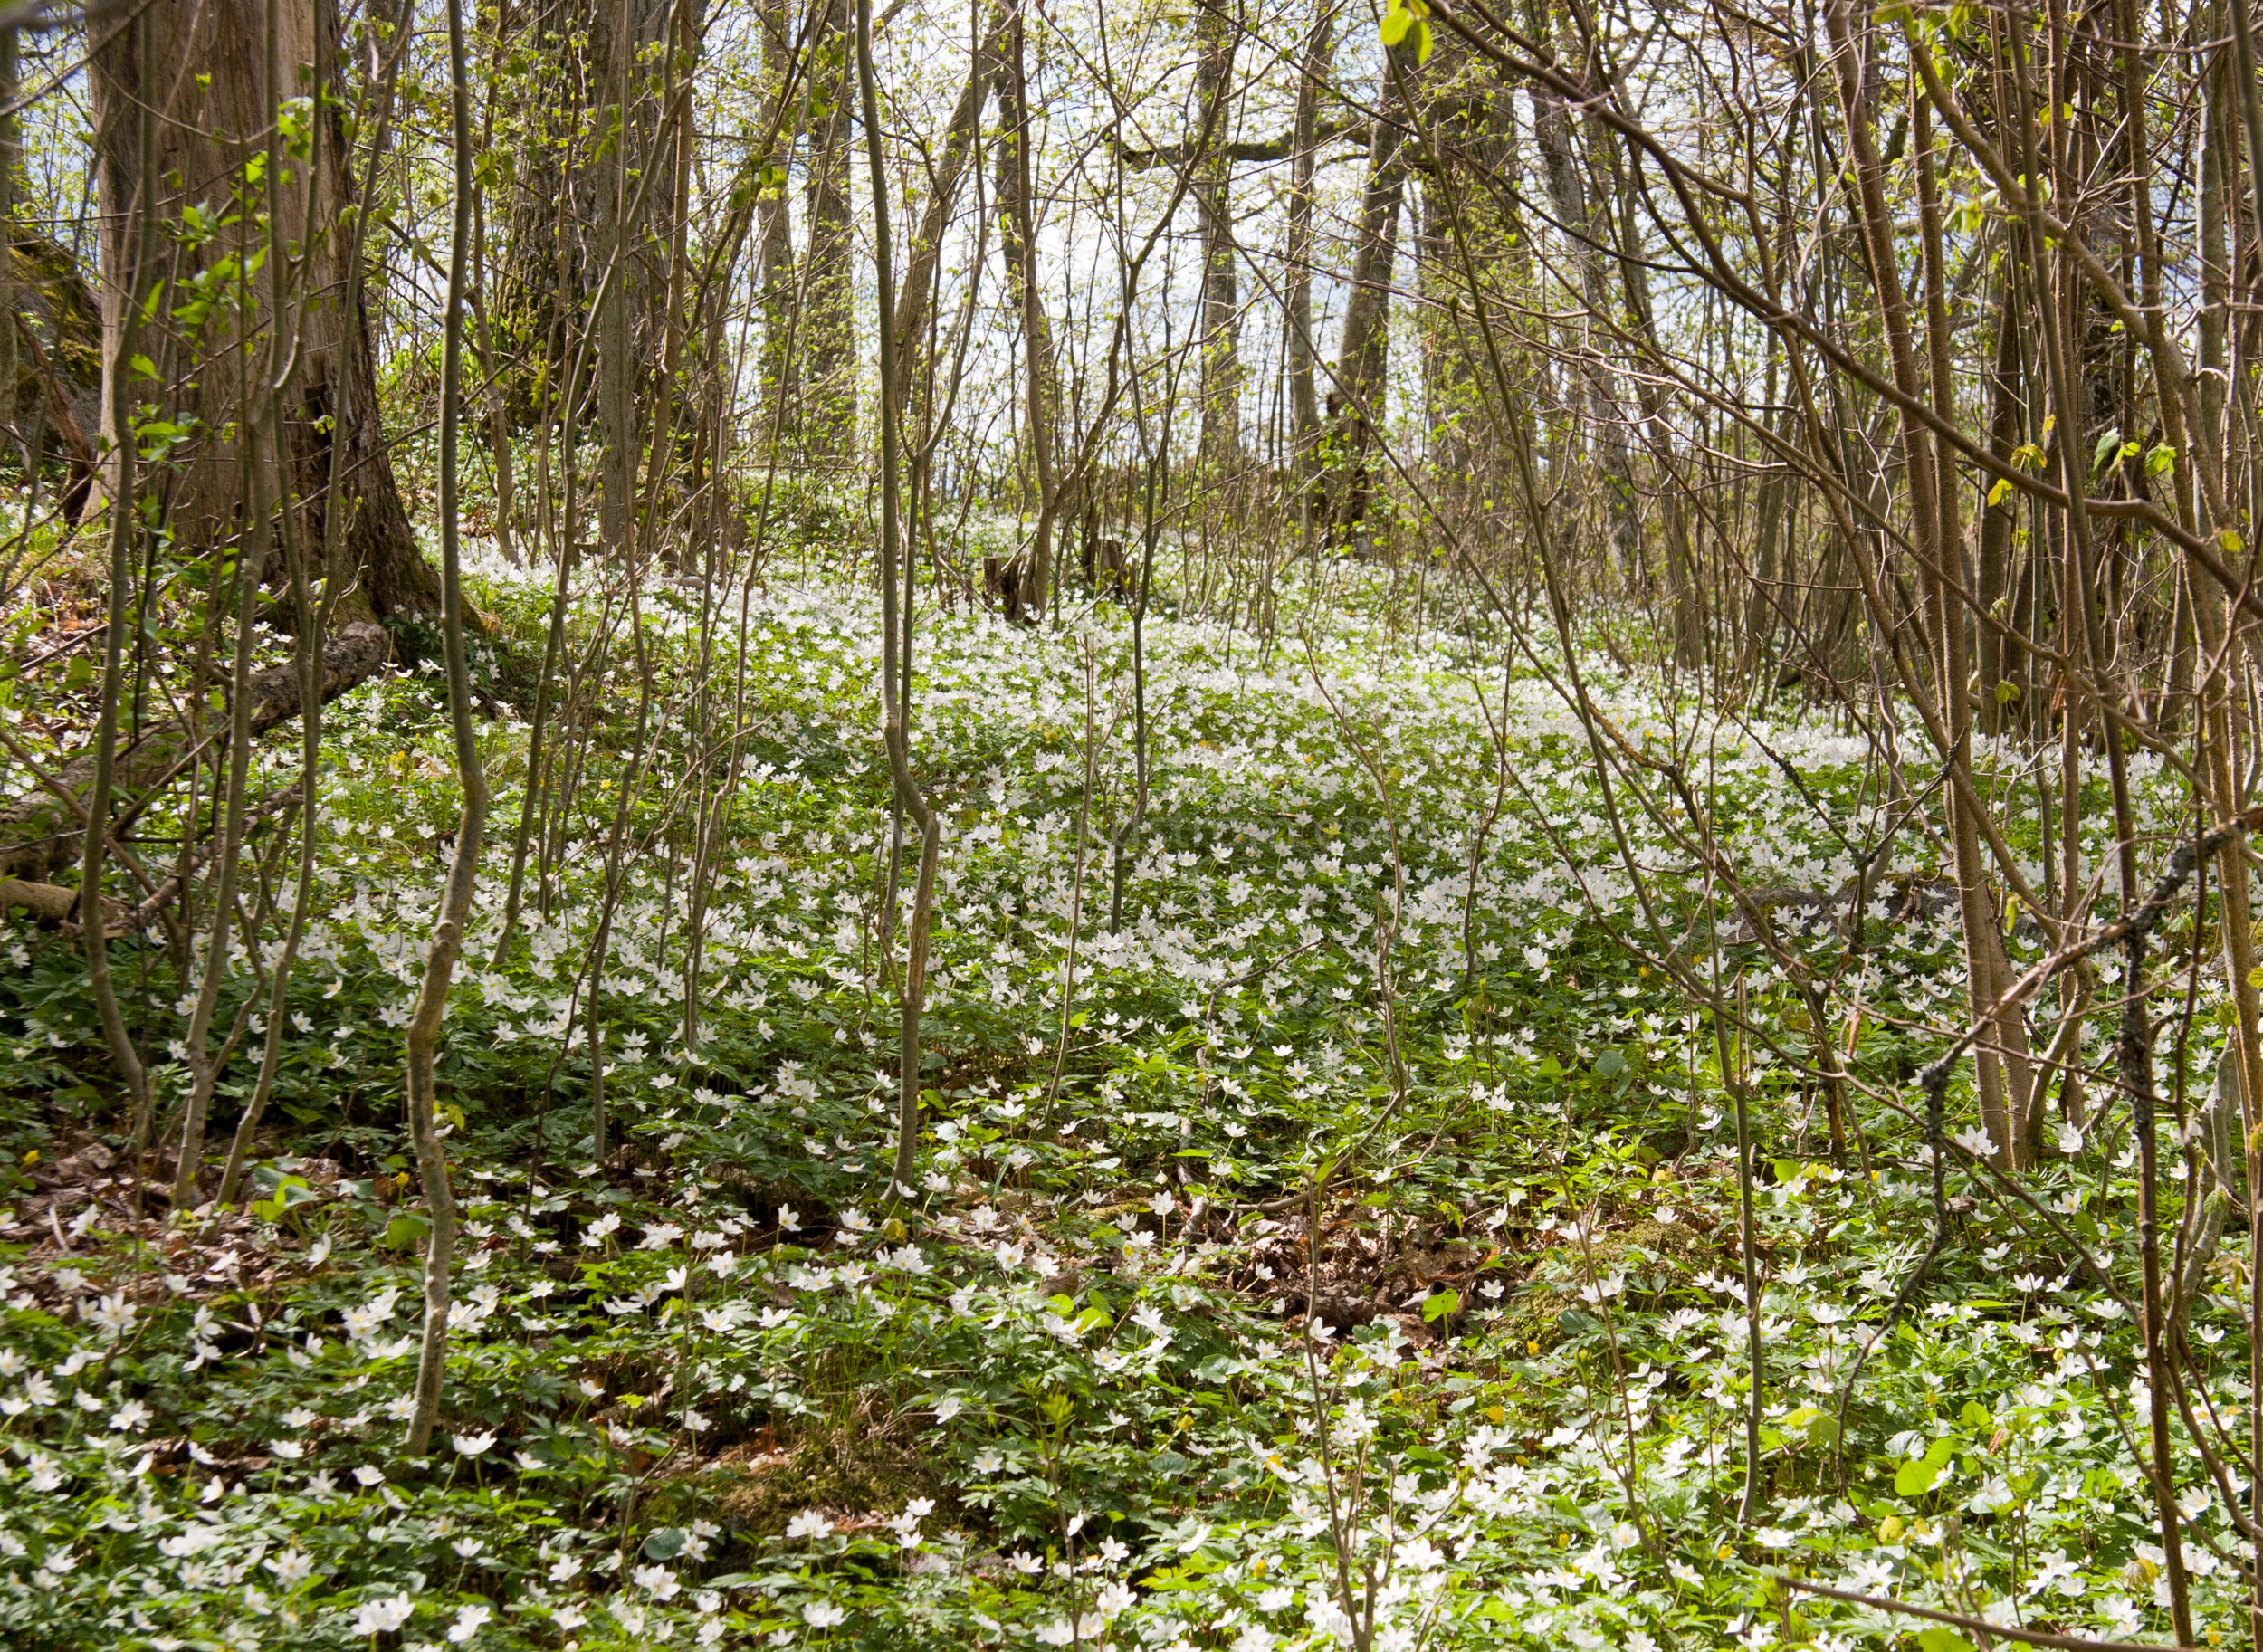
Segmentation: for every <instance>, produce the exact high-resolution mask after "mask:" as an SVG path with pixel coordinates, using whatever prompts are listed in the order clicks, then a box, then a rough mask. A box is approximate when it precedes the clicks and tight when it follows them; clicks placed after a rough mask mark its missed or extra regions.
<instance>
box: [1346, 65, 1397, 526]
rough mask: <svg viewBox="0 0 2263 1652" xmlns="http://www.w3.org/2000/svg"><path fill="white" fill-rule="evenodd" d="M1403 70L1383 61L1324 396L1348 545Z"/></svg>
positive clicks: (1377, 376)
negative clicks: (1331, 381) (1355, 240)
mask: <svg viewBox="0 0 2263 1652" xmlns="http://www.w3.org/2000/svg"><path fill="white" fill-rule="evenodd" d="M1405 107H1406V87H1405V69H1404V66H1403V65H1402V64H1401V63H1400V62H1399V54H1398V53H1397V52H1396V51H1393V52H1391V53H1389V54H1387V55H1386V56H1385V58H1384V61H1383V94H1382V99H1381V109H1380V112H1379V114H1378V116H1377V119H1376V121H1375V130H1374V133H1373V135H1372V137H1370V139H1369V140H1368V151H1367V185H1366V187H1365V188H1364V189H1363V190H1362V191H1361V199H1360V239H1359V244H1358V246H1357V247H1356V248H1355V249H1354V250H1353V253H1352V256H1351V292H1350V293H1349V294H1348V295H1347V296H1346V297H1345V299H1344V303H1343V333H1342V339H1341V340H1340V341H1339V343H1338V346H1337V349H1336V382H1335V387H1334V388H1333V389H1332V390H1331V391H1330V392H1329V396H1328V415H1329V420H1330V423H1331V424H1332V426H1333V427H1334V435H1335V448H1336V452H1335V455H1334V459H1335V466H1336V476H1335V478H1334V480H1333V482H1332V486H1331V487H1330V490H1329V501H1328V509H1329V520H1330V525H1331V527H1332V529H1333V530H1334V531H1335V532H1336V533H1337V534H1338V535H1340V536H1341V537H1342V539H1343V540H1345V541H1346V542H1349V541H1350V540H1351V538H1352V537H1353V536H1354V535H1355V534H1356V533H1357V532H1358V530H1359V527H1360V524H1361V522H1362V521H1363V520H1366V517H1367V497H1368V484H1369V478H1368V468H1367V450H1368V446H1369V444H1370V442H1371V441H1372V440H1373V439H1374V428H1373V427H1374V425H1375V424H1376V422H1377V421H1379V420H1380V418H1381V417H1382V413H1383V407H1382V402H1383V394H1384V390H1385V385H1384V380H1383V372H1384V368H1385V367H1386V365H1387V354H1388V347H1389V340H1390V289H1391V277H1392V272H1393V270H1394V268H1395V266H1396V263H1397V260H1398V252H1399V208H1400V206H1401V205H1404V204H1405V201H1406V196H1407V158H1406V150H1405V144H1404V142H1403V138H1404V128H1403V127H1402V126H1401V125H1400V118H1401V114H1402V111H1403V110H1405Z"/></svg>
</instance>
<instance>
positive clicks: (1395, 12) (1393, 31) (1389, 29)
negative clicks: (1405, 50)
mask: <svg viewBox="0 0 2263 1652" xmlns="http://www.w3.org/2000/svg"><path fill="white" fill-rule="evenodd" d="M1413 26H1414V18H1413V16H1412V15H1411V14H1408V11H1407V8H1406V7H1405V6H1404V5H1394V6H1392V7H1391V8H1390V10H1389V11H1388V12H1385V13H1384V14H1383V30H1382V33H1383V43H1384V44H1385V45H1386V46H1395V45H1397V44H1398V43H1399V42H1400V41H1402V40H1404V39H1406V38H1407V31H1408V29H1410V28H1412V27H1413Z"/></svg>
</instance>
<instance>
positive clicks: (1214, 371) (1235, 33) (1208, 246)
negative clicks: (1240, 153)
mask: <svg viewBox="0 0 2263 1652" xmlns="http://www.w3.org/2000/svg"><path fill="white" fill-rule="evenodd" d="M1232 3H1233V0H1203V5H1202V7H1201V9H1200V11H1199V12H1198V13H1197V14H1196V16H1195V96H1196V99H1197V101H1198V104H1199V110H1198V115H1199V119H1200V120H1201V123H1202V124H1201V129H1202V131H1203V132H1204V133H1206V134H1207V135H1208V136H1207V140H1206V141H1205V142H1204V144H1203V146H1202V153H1201V154H1200V155H1198V156H1197V157H1196V158H1195V163H1194V164H1195V167H1196V175H1195V186H1194V198H1195V208H1196V211H1197V212H1198V215H1199V216H1200V218H1201V222H1202V454H1203V456H1204V457H1205V458H1207V459H1212V460H1217V459H1224V458H1229V457H1232V456H1234V455H1236V454H1239V453H1240V452H1241V443H1242V434H1241V391H1242V373H1241V288H1240V279H1239V272H1238V270H1237V267H1236V265H1235V252H1234V199H1233V194H1234V191H1233V158H1232V155H1231V153H1230V147H1229V141H1228V140H1229V139H1230V138H1231V137H1232V131H1231V128H1232V123H1233V122H1232V110H1233V100H1234V49H1235V47H1236V46H1237V44H1238V43H1239V42H1240V38H1241V29H1240V26H1239V22H1238V20H1237V18H1235V17H1233V16H1230V15H1229V14H1227V9H1226V8H1227V6H1228V5H1231V4H1232Z"/></svg>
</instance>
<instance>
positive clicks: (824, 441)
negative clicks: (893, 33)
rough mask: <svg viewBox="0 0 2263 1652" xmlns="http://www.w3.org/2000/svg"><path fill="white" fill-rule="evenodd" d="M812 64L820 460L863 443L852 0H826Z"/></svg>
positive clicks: (808, 345) (808, 448)
mask: <svg viewBox="0 0 2263 1652" xmlns="http://www.w3.org/2000/svg"><path fill="white" fill-rule="evenodd" d="M824 6H825V10H824V14H823V15H822V17H821V19H820V21H819V23H818V25H817V31H818V33H817V39H816V44H815V48H814V50H815V54H816V55H815V59H814V62H813V65H812V71H811V75H812V78H811V85H810V105H809V116H810V122H811V127H812V130H811V133H810V145H809V184H808V196H807V204H806V207H805V211H806V213H807V223H808V225H809V253H808V258H809V267H808V272H807V280H806V281H805V282H803V284H802V294H801V300H802V310H801V339H800V344H799V347H798V350H797V353H798V354H799V356H800V357H801V367H800V372H801V389H802V402H801V408H800V435H801V444H802V448H803V451H804V452H805V453H806V454H807V455H808V457H810V458H811V459H813V460H820V461H823V460H830V461H833V462H835V463H842V462H845V461H847V460H848V459H849V458H850V457H851V456H852V455H853V454H855V450H856V312H855V303H856V268H855V266H856V237H855V225H854V224H851V222H850V220H849V152H850V151H849V146H850V144H851V143H852V142H853V141H854V129H853V125H852V122H851V121H850V119H849V104H850V98H851V92H852V88H853V85H854V69H853V64H852V61H851V60H852V57H853V52H852V47H853V44H854V43H853V41H852V39H851V36H850V33H849V21H848V0H824Z"/></svg>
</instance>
